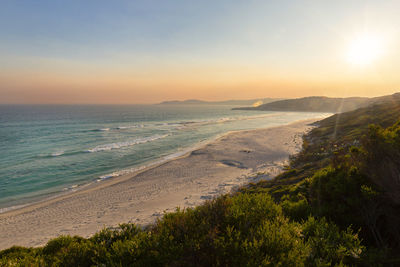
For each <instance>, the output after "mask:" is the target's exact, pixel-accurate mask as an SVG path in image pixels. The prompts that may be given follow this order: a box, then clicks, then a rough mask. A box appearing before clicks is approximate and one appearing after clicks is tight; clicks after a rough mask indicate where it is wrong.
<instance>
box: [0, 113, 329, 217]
mask: <svg viewBox="0 0 400 267" xmlns="http://www.w3.org/2000/svg"><path fill="white" fill-rule="evenodd" d="M232 107H233V106H228V105H190V106H189V105H123V106H121V105H119V106H117V105H61V106H60V105H58V106H51V105H34V106H30V105H0V151H1V152H0V154H1V159H2V160H1V161H0V212H4V211H6V210H9V209H12V208H15V207H18V206H19V205H25V204H28V203H30V202H33V201H37V200H39V199H42V198H47V197H51V196H54V195H57V194H60V193H62V192H68V191H71V190H77V189H78V188H80V187H81V186H83V185H87V184H89V183H93V182H94V183H97V182H101V181H102V180H104V179H108V178H112V177H116V176H120V175H122V174H126V173H130V172H134V171H135V170H138V169H140V168H143V167H144V166H148V165H149V164H154V163H157V162H161V161H163V160H167V159H170V158H173V157H176V156H179V155H182V154H184V153H185V152H187V151H189V150H190V149H191V148H193V147H194V146H196V145H197V144H199V143H201V142H204V141H207V140H210V139H213V138H215V137H217V136H219V135H221V134H224V133H226V132H229V131H235V130H245V129H255V128H265V127H270V126H277V125H283V124H287V123H290V122H293V121H296V120H300V119H307V118H315V117H325V116H327V115H328V114H322V113H305V112H301V113H297V112H268V111H264V112H259V111H257V112H254V111H242V110H237V111H232V110H231V108H232Z"/></svg>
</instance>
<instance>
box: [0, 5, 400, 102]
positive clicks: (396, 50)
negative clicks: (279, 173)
mask: <svg viewBox="0 0 400 267" xmlns="http://www.w3.org/2000/svg"><path fill="white" fill-rule="evenodd" d="M399 11H400V1H251V0H249V1H233V0H229V1H228V0H227V1H222V0H221V1H215V0H214V1H184V0H158V1H152V0H143V1H141V0H136V1H118V0H115V1H105V0H104V1H103V0H91V1H90V0H88V1H72V0H71V1H59V0H46V1H45V0H41V1H32V0H29V1H28V0H26V1H23V0H17V1H15V0H3V1H1V3H0V33H1V34H0V103H56V104H57V103H73V104H77V103H118V104H119V103H124V104H126V103H156V102H159V101H163V100H172V99H180V100H183V99H193V98H196V99H203V100H223V99H250V98H258V97H280V98H286V97H302V96H309V95H326V96H377V95H385V94H391V93H394V92H397V91H400V74H399V70H400V16H399Z"/></svg>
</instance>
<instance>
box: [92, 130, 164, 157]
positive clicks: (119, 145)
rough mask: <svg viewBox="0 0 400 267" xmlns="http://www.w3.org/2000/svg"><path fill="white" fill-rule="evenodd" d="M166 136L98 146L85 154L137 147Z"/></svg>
mask: <svg viewBox="0 0 400 267" xmlns="http://www.w3.org/2000/svg"><path fill="white" fill-rule="evenodd" d="M167 136H168V134H164V135H153V136H149V137H143V138H137V139H134V140H130V141H125V142H118V143H112V144H104V145H100V146H96V147H94V148H91V149H88V150H86V151H87V152H90V153H93V152H101V151H108V150H112V149H120V148H124V147H129V146H133V145H138V144H144V143H147V142H152V141H155V140H158V139H161V138H165V137H167Z"/></svg>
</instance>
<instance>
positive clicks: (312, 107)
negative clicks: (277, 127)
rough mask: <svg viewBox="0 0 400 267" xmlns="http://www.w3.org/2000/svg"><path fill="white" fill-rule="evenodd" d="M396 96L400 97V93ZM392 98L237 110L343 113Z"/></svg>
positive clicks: (312, 100) (290, 102)
mask: <svg viewBox="0 0 400 267" xmlns="http://www.w3.org/2000/svg"><path fill="white" fill-rule="evenodd" d="M395 95H400V94H399V93H397V94H395ZM390 97H392V96H383V97H374V98H367V97H348V98H330V97H325V96H311V97H303V98H296V99H286V100H280V101H274V102H270V103H266V104H263V105H260V106H258V107H240V108H234V109H235V110H270V111H305V112H332V113H342V112H347V111H351V110H355V109H358V108H361V107H366V106H368V105H370V104H373V103H379V102H380V101H386V100H390Z"/></svg>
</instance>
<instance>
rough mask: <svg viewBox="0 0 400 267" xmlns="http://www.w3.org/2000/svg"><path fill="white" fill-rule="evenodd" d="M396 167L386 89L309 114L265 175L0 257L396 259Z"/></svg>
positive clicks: (399, 243)
mask: <svg viewBox="0 0 400 267" xmlns="http://www.w3.org/2000/svg"><path fill="white" fill-rule="evenodd" d="M265 175H266V174H263V173H259V174H258V176H259V178H262V177H263V176H265ZM399 175H400V97H399V95H393V96H391V97H390V100H385V101H381V102H379V103H375V104H373V105H369V106H366V107H363V108H361V109H357V110H354V111H349V112H346V113H342V114H337V115H334V116H331V117H329V118H326V119H324V120H322V121H319V122H318V123H317V127H316V128H314V129H313V130H312V131H311V132H310V133H308V134H307V135H306V136H305V137H304V142H303V149H302V151H301V152H300V153H299V154H298V155H296V156H294V157H292V158H291V161H290V164H289V165H288V166H287V167H286V169H285V171H284V172H283V173H282V174H280V175H279V176H278V177H276V178H275V179H273V180H271V181H265V180H264V181H260V182H258V183H251V184H249V185H247V186H245V187H242V188H240V189H239V190H238V191H236V192H234V193H231V194H227V195H223V196H220V197H218V198H215V199H213V200H209V201H207V202H206V203H205V204H203V205H201V206H198V207H196V208H193V209H185V210H180V209H177V210H176V211H175V212H173V213H168V214H166V215H164V217H163V218H161V219H160V220H158V221H157V222H156V223H155V224H153V225H149V226H147V227H145V228H141V227H139V226H137V225H135V224H121V225H120V227H118V228H112V229H104V230H102V231H100V232H99V233H97V234H95V235H94V236H92V237H90V238H83V237H78V236H75V237H71V236H61V237H58V238H56V239H53V240H51V241H49V242H48V243H47V244H46V245H45V246H44V247H40V248H23V247H12V248H10V249H7V250H3V251H1V252H0V266H399V265H400V257H399V255H400V254H399V252H400V228H399V227H398V226H399V225H400V199H399V196H400V183H399V177H400V176H399Z"/></svg>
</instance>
